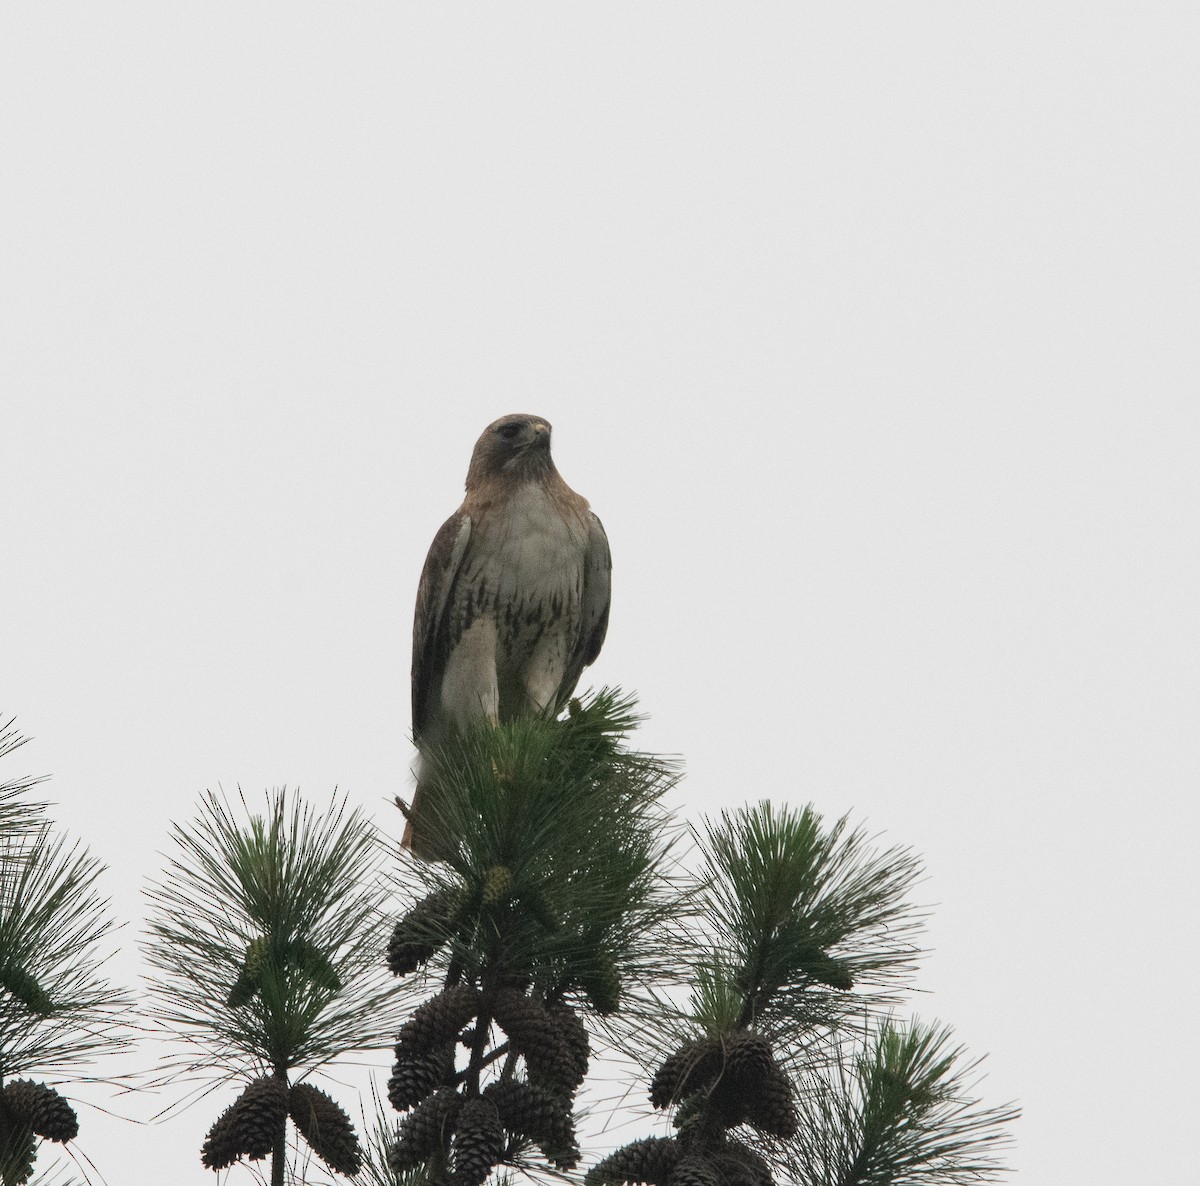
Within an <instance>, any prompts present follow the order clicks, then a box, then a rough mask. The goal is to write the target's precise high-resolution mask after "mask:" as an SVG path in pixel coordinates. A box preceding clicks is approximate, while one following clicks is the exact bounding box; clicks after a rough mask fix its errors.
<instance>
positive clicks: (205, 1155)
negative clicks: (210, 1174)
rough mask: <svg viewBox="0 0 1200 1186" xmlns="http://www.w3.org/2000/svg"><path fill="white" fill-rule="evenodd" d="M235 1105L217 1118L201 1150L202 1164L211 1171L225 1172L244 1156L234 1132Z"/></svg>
mask: <svg viewBox="0 0 1200 1186" xmlns="http://www.w3.org/2000/svg"><path fill="white" fill-rule="evenodd" d="M233 1112H234V1105H232V1104H231V1105H230V1106H229V1107H228V1108H226V1109H225V1111H224V1112H222V1113H221V1115H220V1116H218V1117H217V1119H216V1122H215V1123H214V1124H213V1126H212V1128H210V1129H209V1130H208V1136H207V1137H205V1138H204V1144H203V1145H202V1146H201V1148H200V1161H201V1164H203V1165H206V1166H207V1167H208V1168H209V1169H210V1170H223V1169H226V1168H227V1167H229V1166H231V1165H233V1163H234V1162H235V1161H237V1159H238V1158H239V1157H241V1155H242V1151H241V1149H240V1148H239V1147H238V1143H237V1138H236V1137H235V1136H234V1131H233Z"/></svg>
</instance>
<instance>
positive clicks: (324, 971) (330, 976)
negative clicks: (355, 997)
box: [285, 938, 342, 993]
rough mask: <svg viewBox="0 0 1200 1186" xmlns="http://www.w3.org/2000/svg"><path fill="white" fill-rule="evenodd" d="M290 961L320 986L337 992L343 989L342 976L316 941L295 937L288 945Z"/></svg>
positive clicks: (287, 955) (287, 953)
mask: <svg viewBox="0 0 1200 1186" xmlns="http://www.w3.org/2000/svg"><path fill="white" fill-rule="evenodd" d="M285 958H286V959H287V961H288V963H290V964H292V965H293V967H296V968H299V969H300V971H302V972H303V973H304V974H305V975H306V976H307V977H308V978H309V980H311V981H312V982H313V984H315V985H316V986H317V987H318V988H323V989H324V990H325V991H326V992H329V993H337V992H341V990H342V978H341V977H340V976H339V975H338V974H337V970H336V969H335V968H334V966H333V964H332V963H331V962H330V960H329V956H328V955H326V954H325V952H323V951H322V950H321V949H320V948H319V947H318V946H317V945H316V944H315V943H310V942H309V941H308V940H307V939H303V938H300V939H293V940H292V941H291V942H290V943H289V944H288V945H287V951H286V956H285Z"/></svg>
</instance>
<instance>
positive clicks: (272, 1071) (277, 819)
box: [146, 790, 402, 1180]
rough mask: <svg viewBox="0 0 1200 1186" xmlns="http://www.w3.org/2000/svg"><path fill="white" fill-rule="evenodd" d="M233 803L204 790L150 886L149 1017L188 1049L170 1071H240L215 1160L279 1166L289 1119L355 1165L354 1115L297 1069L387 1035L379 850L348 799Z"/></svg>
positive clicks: (207, 1149)
mask: <svg viewBox="0 0 1200 1186" xmlns="http://www.w3.org/2000/svg"><path fill="white" fill-rule="evenodd" d="M242 806H243V808H244V809H245V817H244V818H238V816H237V815H236V814H235V812H234V810H233V808H232V806H231V805H230V804H229V803H228V801H227V800H226V799H224V797H222V796H219V795H216V794H213V793H211V792H210V793H208V794H206V795H205V796H204V798H203V799H202V802H201V812H200V815H199V817H198V818H197V819H196V820H195V821H194V822H193V824H192V825H191V826H189V827H179V826H177V827H176V828H175V829H174V832H173V839H174V841H175V851H174V855H173V857H172V858H171V860H170V863H169V865H168V867H167V870H166V873H165V875H164V877H163V879H162V880H161V881H160V882H158V883H157V884H155V885H153V886H151V888H150V891H149V896H150V899H151V903H152V910H153V913H152V918H151V922H150V934H149V937H148V940H147V943H146V951H147V956H148V958H149V961H150V963H151V964H152V965H153V967H154V968H155V975H154V978H153V979H152V981H151V983H152V987H153V989H154V992H155V995H156V1004H155V1018H156V1020H157V1021H158V1022H159V1024H160V1025H161V1026H162V1027H164V1028H165V1029H166V1030H167V1031H168V1032H169V1033H170V1034H171V1035H173V1036H174V1037H176V1038H177V1039H178V1040H179V1041H180V1042H181V1043H183V1044H185V1045H186V1047H187V1050H188V1053H187V1054H184V1055H181V1056H180V1057H179V1058H178V1059H176V1060H175V1061H174V1062H172V1063H171V1064H169V1067H168V1075H167V1077H168V1078H172V1079H173V1078H178V1077H183V1076H198V1077H207V1078H210V1079H213V1078H233V1079H241V1080H242V1081H243V1082H244V1083H245V1086H244V1088H243V1090H242V1091H241V1094H240V1095H239V1096H238V1097H237V1099H236V1100H235V1101H234V1102H233V1103H232V1104H231V1105H230V1106H229V1107H228V1108H227V1109H226V1110H225V1112H223V1113H222V1115H221V1116H220V1117H219V1118H218V1119H217V1121H216V1122H215V1123H214V1124H213V1126H212V1128H211V1129H210V1131H209V1134H208V1137H207V1139H206V1140H205V1142H204V1146H203V1150H202V1153H201V1160H202V1161H203V1163H204V1164H205V1165H207V1166H209V1167H210V1168H212V1169H222V1168H224V1167H225V1166H228V1165H231V1164H232V1163H233V1162H234V1161H236V1160H238V1159H239V1158H242V1157H245V1158H247V1159H249V1160H256V1159H259V1158H263V1157H266V1156H267V1155H268V1154H270V1155H271V1156H272V1158H273V1171H272V1172H273V1177H278V1176H279V1175H281V1174H282V1172H283V1161H284V1158H285V1156H286V1154H285V1148H286V1128H287V1120H288V1118H289V1117H290V1118H291V1120H292V1122H293V1124H294V1126H295V1128H296V1130H297V1131H298V1132H299V1133H300V1134H301V1136H302V1137H303V1138H304V1139H305V1140H306V1141H307V1143H308V1145H309V1146H310V1148H311V1149H312V1151H313V1152H314V1153H316V1154H317V1155H318V1156H319V1157H320V1158H321V1159H322V1160H323V1161H325V1163H326V1164H327V1165H328V1166H329V1167H330V1168H331V1169H333V1170H335V1171H336V1172H339V1173H343V1174H352V1173H356V1172H357V1169H358V1166H359V1164H360V1153H359V1150H358V1140H357V1136H356V1135H355V1133H354V1128H353V1124H352V1123H351V1121H350V1120H349V1117H347V1116H346V1114H345V1112H344V1111H342V1109H341V1108H340V1107H338V1105H337V1104H336V1103H335V1102H334V1101H333V1100H332V1099H331V1098H330V1097H328V1096H327V1095H325V1093H324V1092H322V1091H320V1090H319V1089H318V1088H316V1087H314V1086H311V1085H309V1084H307V1083H305V1082H302V1081H298V1080H303V1079H304V1077H305V1076H306V1075H307V1074H309V1073H311V1072H313V1071H315V1070H316V1069H318V1068H319V1067H321V1066H322V1065H323V1064H324V1063H327V1062H329V1061H330V1060H332V1059H334V1058H337V1057H338V1056H340V1055H344V1054H345V1053H346V1052H348V1051H351V1050H362V1049H364V1048H372V1047H380V1046H384V1045H386V1044H387V1043H388V1041H389V1039H390V1036H391V1034H392V1033H394V1031H395V1027H396V1025H397V1024H398V1021H399V1018H400V1017H401V1016H402V1000H401V997H402V994H401V993H398V992H397V990H396V987H395V985H394V984H393V983H392V982H391V980H390V978H389V977H388V976H387V973H386V970H385V969H384V968H383V966H382V965H383V951H382V943H381V941H380V934H381V930H382V928H383V926H384V925H385V923H384V919H385V917H386V915H385V914H384V907H385V902H386V900H387V897H388V895H389V893H390V890H389V886H388V884H387V882H386V880H385V879H384V878H383V876H382V862H383V859H384V857H385V851H384V849H383V847H382V845H381V843H380V839H379V837H378V834H377V833H376V831H375V829H374V827H373V825H371V824H370V823H369V822H368V821H367V820H366V819H364V818H363V817H362V816H361V815H360V814H359V813H358V812H357V811H348V810H347V808H346V803H345V800H344V798H337V797H335V798H334V800H333V802H332V804H331V806H330V808H329V809H328V811H325V812H320V811H318V810H317V809H316V808H315V807H314V806H313V805H311V804H305V803H304V802H303V800H301V799H300V798H299V797H298V796H296V795H288V793H287V792H286V791H283V790H280V791H276V792H273V793H272V794H270V795H269V796H267V797H266V810H265V812H263V813H261V814H259V813H254V812H251V811H250V810H249V808H248V807H247V806H246V804H245V801H244V800H242ZM280 1180H282V1179H281V1178H280Z"/></svg>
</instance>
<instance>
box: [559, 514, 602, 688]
mask: <svg viewBox="0 0 1200 1186" xmlns="http://www.w3.org/2000/svg"><path fill="white" fill-rule="evenodd" d="M611 599H612V555H611V553H610V552H609V550H608V536H607V535H605V534H604V526H603V524H601V522H600V520H599V519H598V518H597V517H596V515H595V514H594V513H593V512H591V511H589V512H588V541H587V549H586V551H585V552H584V557H583V595H582V597H581V598H580V605H579V638H578V639H577V640H576V643H575V649H574V651H572V652H571V657H570V659H569V660H568V662H567V668H566V671H564V672H563V681H562V683H561V684H560V685H559V689H558V698H557V700H556V701H555V712H561V711H562V710H563V709H564V708H565V707H566V704H567V701H568V700H570V699H571V696H572V694H573V693H574V691H575V685H576V684H577V683H579V677H580V676H581V675H582V674H583V669H584V668H585V667H588V666H590V665H591V664H592V663H594V662H595V661H596V656H597V655H599V654H600V648H601V647H602V646H603V645H604V636H605V634H606V633H607V632H608V607H609V602H610V601H611Z"/></svg>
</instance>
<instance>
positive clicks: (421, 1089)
mask: <svg viewBox="0 0 1200 1186" xmlns="http://www.w3.org/2000/svg"><path fill="white" fill-rule="evenodd" d="M453 1078H454V1047H453V1046H451V1045H446V1046H441V1047H438V1048H437V1049H436V1050H431V1051H429V1052H428V1053H427V1054H414V1055H403V1056H400V1057H398V1058H397V1059H396V1065H395V1066H394V1067H393V1068H392V1077H391V1078H390V1079H389V1080H388V1085H387V1096H388V1101H389V1103H391V1105H392V1107H393V1108H395V1109H396V1111H397V1112H405V1111H407V1110H408V1109H409V1108H413V1107H416V1105H417V1104H419V1103H420V1102H421V1101H422V1100H423V1099H424V1098H425V1097H426V1096H427V1095H429V1093H430V1092H431V1091H435V1090H436V1089H437V1088H439V1087H443V1086H445V1085H447V1084H448V1083H449V1082H450V1081H451V1080H452V1079H453Z"/></svg>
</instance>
